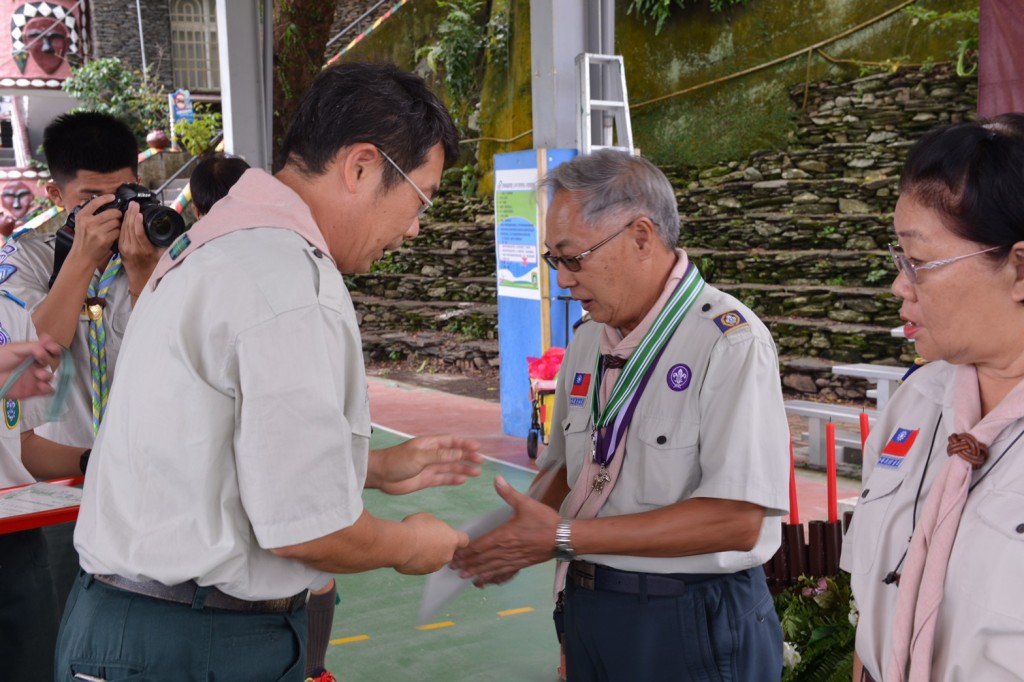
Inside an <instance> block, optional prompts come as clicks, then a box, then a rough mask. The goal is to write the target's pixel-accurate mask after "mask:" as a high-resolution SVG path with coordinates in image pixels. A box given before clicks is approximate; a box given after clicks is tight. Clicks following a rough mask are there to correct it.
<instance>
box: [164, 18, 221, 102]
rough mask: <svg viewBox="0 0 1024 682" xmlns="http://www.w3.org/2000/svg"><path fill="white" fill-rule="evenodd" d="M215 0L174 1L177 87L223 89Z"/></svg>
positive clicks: (175, 80) (172, 34)
mask: <svg viewBox="0 0 1024 682" xmlns="http://www.w3.org/2000/svg"><path fill="white" fill-rule="evenodd" d="M214 2H215V0H172V1H171V56H172V58H173V60H174V86H175V87H176V88H184V89H186V90H197V91H210V90H214V91H216V90H220V62H219V59H218V56H217V11H216V9H215V6H214Z"/></svg>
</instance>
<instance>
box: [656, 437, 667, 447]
mask: <svg viewBox="0 0 1024 682" xmlns="http://www.w3.org/2000/svg"><path fill="white" fill-rule="evenodd" d="M667 442H668V438H666V437H665V436H658V445H664V444H665V443H667Z"/></svg>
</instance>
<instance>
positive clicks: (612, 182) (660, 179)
mask: <svg viewBox="0 0 1024 682" xmlns="http://www.w3.org/2000/svg"><path fill="white" fill-rule="evenodd" d="M538 188H539V189H542V190H543V189H549V190H551V191H552V193H553V194H557V193H558V192H562V191H565V192H570V193H571V194H573V199H574V200H575V201H576V202H577V203H578V204H579V206H580V209H581V211H582V213H583V220H584V222H585V223H586V224H587V225H588V226H590V227H595V226H597V225H598V223H600V222H602V221H604V220H605V219H610V218H621V219H623V220H628V219H629V218H639V217H640V216H647V217H648V218H650V220H651V222H653V223H654V224H655V227H656V229H657V232H658V236H659V237H660V238H661V241H662V242H664V244H665V246H667V247H668V248H669V249H674V248H676V244H677V243H678V241H679V206H678V204H677V203H676V195H675V192H674V191H673V189H672V185H671V183H669V181H668V178H666V177H665V174H664V173H662V172H661V171H660V170H659V169H658V167H657V166H655V165H654V164H653V163H651V162H650V161H648V160H646V159H643V158H641V157H639V156H633V155H631V154H629V153H627V152H622V151H615V150H612V149H601V150H598V151H596V152H593V153H592V154H587V155H585V156H577V157H576V158H574V159H572V160H571V161H568V162H566V163H562V164H559V165H558V166H555V167H554V168H553V169H552V170H551V171H549V172H548V174H547V175H545V176H544V179H543V180H541V181H540V183H539V185H538Z"/></svg>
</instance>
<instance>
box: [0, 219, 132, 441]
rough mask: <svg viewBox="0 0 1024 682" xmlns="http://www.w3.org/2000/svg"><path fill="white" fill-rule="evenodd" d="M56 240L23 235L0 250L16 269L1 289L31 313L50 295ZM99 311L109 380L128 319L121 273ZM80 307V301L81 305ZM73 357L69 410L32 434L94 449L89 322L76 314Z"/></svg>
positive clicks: (125, 284)
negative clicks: (101, 315) (104, 331)
mask: <svg viewBox="0 0 1024 682" xmlns="http://www.w3.org/2000/svg"><path fill="white" fill-rule="evenodd" d="M55 239H56V238H55V236H54V235H52V234H49V235H36V234H33V233H31V232H26V233H24V234H23V235H21V236H20V237H18V238H17V239H14V240H11V241H9V242H8V243H7V244H6V245H4V247H3V249H0V258H3V259H4V260H3V263H4V264H5V265H10V266H13V267H15V268H17V270H16V271H15V272H14V273H13V274H11V275H10V278H9V279H8V280H7V281H6V282H4V288H6V289H7V290H9V291H10V292H11V293H12V294H14V295H15V296H17V297H18V298H20V299H21V300H22V301H24V302H25V305H26V306H27V308H28V310H29V312H34V311H35V309H36V308H38V307H39V304H40V303H42V301H43V299H44V298H46V296H47V295H49V293H50V275H51V274H53V250H54V240H55ZM99 279H100V273H99V272H94V273H93V277H92V282H93V284H95V285H98V284H99ZM106 300H107V306H106V308H104V310H103V323H104V327H105V328H106V343H105V349H106V355H107V376H108V377H113V376H114V369H115V368H116V367H117V358H118V354H119V351H120V349H121V339H122V338H123V337H124V332H125V329H126V328H127V326H128V319H129V317H130V316H131V312H132V305H131V298H130V296H129V295H128V276H127V275H125V274H124V271H123V270H122V272H121V274H119V275H118V276H117V277H116V278H115V279H114V282H113V284H111V286H110V289H109V291H108V292H107V295H106ZM83 303H84V302H83ZM71 356H72V358H73V359H74V363H75V379H74V384H73V385H72V388H71V391H70V393H69V395H68V402H67V408H66V411H65V413H64V415H63V416H62V417H61V419H60V420H59V421H56V422H52V423H49V424H45V425H42V426H40V427H39V428H38V429H37V430H36V433H38V434H39V435H40V436H43V437H45V438H49V439H50V440H52V441H54V442H57V443H64V444H65V445H73V446H75V447H81V448H88V447H92V443H93V440H94V434H93V431H92V394H91V393H90V390H91V389H90V384H91V375H90V373H89V372H90V370H89V318H88V317H86V316H85V315H84V314H82V315H80V316H79V319H78V329H76V330H75V336H74V338H73V339H72V340H71Z"/></svg>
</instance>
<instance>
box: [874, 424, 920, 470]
mask: <svg viewBox="0 0 1024 682" xmlns="http://www.w3.org/2000/svg"><path fill="white" fill-rule="evenodd" d="M920 430H921V429H904V428H898V429H896V433H894V434H892V438H890V439H889V442H888V443H886V444H885V447H884V448H882V456H881V457H879V458H878V464H879V466H884V467H888V468H890V469H899V468H900V465H901V464H903V458H904V457H905V456H906V454H907V453H908V452H910V448H912V447H913V446H914V441H915V440H917V434H918V432H920Z"/></svg>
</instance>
